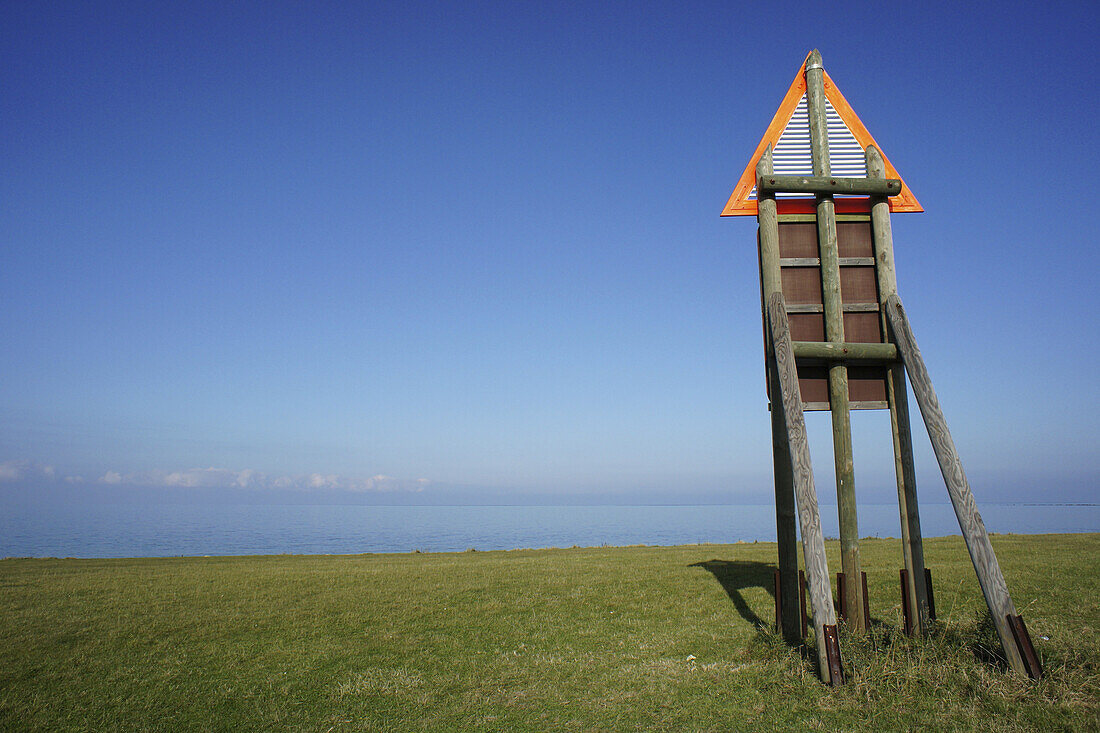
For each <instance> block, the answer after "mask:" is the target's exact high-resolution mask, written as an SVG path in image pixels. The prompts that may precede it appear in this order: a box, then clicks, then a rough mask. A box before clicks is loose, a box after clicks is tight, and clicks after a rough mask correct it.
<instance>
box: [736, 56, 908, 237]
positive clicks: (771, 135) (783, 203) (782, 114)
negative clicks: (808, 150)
mask: <svg viewBox="0 0 1100 733" xmlns="http://www.w3.org/2000/svg"><path fill="white" fill-rule="evenodd" d="M808 58H809V57H808V56H807V59H808ZM822 73H823V74H824V77H825V97H826V98H827V99H828V100H829V101H830V102H831V103H832V105H833V109H835V110H836V111H837V114H839V115H840V118H841V119H842V120H844V122H845V124H847V125H848V129H849V130H851V131H852V135H853V136H854V137H855V139H856V141H857V142H859V144H860V146H861V147H862V148H863V149H864V150H866V149H867V146H868V145H874V146H875V147H876V148H878V151H879V153H881V154H882V162H883V163H884V164H885V167H886V177H887V178H898V179H900V178H901V176H900V175H898V172H897V170H896V169H895V168H894V166H893V164H891V163H890V160H889V159H888V158H887V157H886V153H884V152H883V151H882V146H881V145H879V144H878V143H877V142H875V138H874V137H872V136H871V133H870V132H868V131H867V128H866V126H864V124H863V121H862V120H860V119H859V116H858V115H857V114H856V113H855V111H854V110H853V109H852V106H851V105H850V104H848V100H847V99H845V98H844V95H843V94H841V93H840V90H839V89H837V86H836V84H834V83H833V80H832V79H831V78H829V74H828V72H825V71H824V70H823V72H822ZM805 93H806V62H805V61H803V62H802V66H801V67H800V68H799V69H798V74H797V75H796V76H795V77H794V81H793V82H791V88H790V89H788V90H787V95H786V96H785V97H783V102H782V104H780V105H779V109H778V110H776V112H775V117H773V118H772V121H771V124H770V125H768V131H767V132H765V133H764V138H763V139H762V140H761V141H760V144H759V145H757V146H756V152H754V153H753V154H752V158H751V159H750V160H749V164H748V165H747V166H745V172H744V173H742V174H741V178H740V180H738V181H737V186H736V187H735V188H734V189H733V194H732V195H730V199H729V201H728V202H726V208H724V209H722V216H756V201H755V200H753V199H750V198H749V194H750V193H751V192H752V189H753V187H754V186H755V185H756V163H757V161H759V160H760V156H761V155H763V154H764V151H765V150H766V149H767V147H768V145H771V146H772V147H775V144H776V143H777V142H779V138H780V137H781V136H782V135H783V131H784V130H785V129H786V128H787V123H788V122H790V121H791V117H792V116H793V115H794V110H795V108H796V107H798V102H799V100H801V99H802V95H803V94H805ZM887 200H888V201H889V202H890V211H892V212H894V213H899V212H906V211H916V212H919V211H924V208H923V207H921V205H920V202H918V201H917V198H916V197H915V196H914V195H913V193H912V192H911V191H910V190H909V187H908V186H906V185H905V182H904V181H903V182H902V190H901V193H900V194H898V195H897V196H892V197H890V198H889V199H887ZM776 205H777V208H778V210H779V213H780V214H812V213H814V211H815V206H814V200H813V199H807V198H801V199H778V200H777V201H776ZM836 211H837V213H859V212H866V211H870V200H869V199H868V198H866V197H858V198H856V197H853V198H838V199H836Z"/></svg>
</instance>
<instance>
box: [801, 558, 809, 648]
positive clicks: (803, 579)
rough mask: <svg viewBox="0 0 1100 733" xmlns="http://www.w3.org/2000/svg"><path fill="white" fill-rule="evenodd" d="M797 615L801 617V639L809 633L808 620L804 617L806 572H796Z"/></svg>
mask: <svg viewBox="0 0 1100 733" xmlns="http://www.w3.org/2000/svg"><path fill="white" fill-rule="evenodd" d="M798 595H799V598H798V615H799V616H801V617H802V638H803V639H805V638H806V634H808V633H810V619H809V617H807V616H806V571H805V570H799V571H798Z"/></svg>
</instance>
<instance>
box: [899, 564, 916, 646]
mask: <svg viewBox="0 0 1100 733" xmlns="http://www.w3.org/2000/svg"><path fill="white" fill-rule="evenodd" d="M898 575H899V576H901V617H902V620H903V621H904V624H905V633H906V634H908V635H909V636H912V635H913V619H912V618H911V617H910V615H909V571H908V570H906V569H905V568H902V569H901V570H900V571H899V572H898Z"/></svg>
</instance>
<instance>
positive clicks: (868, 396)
mask: <svg viewBox="0 0 1100 733" xmlns="http://www.w3.org/2000/svg"><path fill="white" fill-rule="evenodd" d="M876 318H877V316H876ZM848 399H849V400H851V401H852V402H881V401H884V400H885V399H886V367H881V366H850V367H848Z"/></svg>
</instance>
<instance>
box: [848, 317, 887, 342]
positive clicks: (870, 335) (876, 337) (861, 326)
mask: <svg viewBox="0 0 1100 733" xmlns="http://www.w3.org/2000/svg"><path fill="white" fill-rule="evenodd" d="M881 324H882V322H881V321H880V320H879V314H878V313H845V314H844V340H845V341H850V342H852V343H856V344H881V343H882V325H881Z"/></svg>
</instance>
